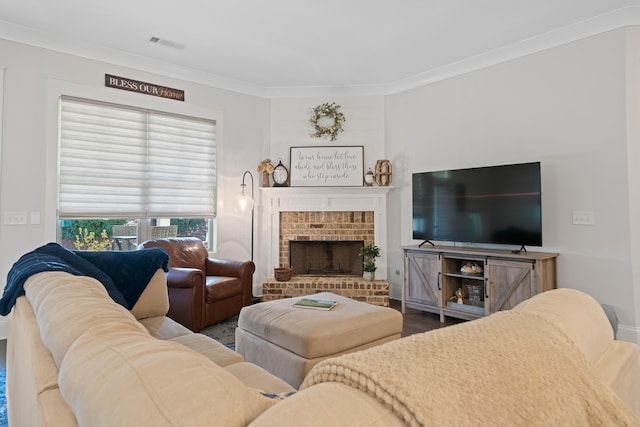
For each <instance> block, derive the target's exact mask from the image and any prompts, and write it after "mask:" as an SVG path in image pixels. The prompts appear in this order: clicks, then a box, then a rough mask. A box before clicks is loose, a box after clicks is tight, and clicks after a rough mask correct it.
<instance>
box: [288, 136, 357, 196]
mask: <svg viewBox="0 0 640 427" xmlns="http://www.w3.org/2000/svg"><path fill="white" fill-rule="evenodd" d="M363 157H364V147H363V146H361V145H356V146H327V147H316V146H309V147H291V151H290V163H289V164H290V171H289V173H290V175H291V176H290V180H291V182H290V185H291V187H362V186H363V185H364V159H363Z"/></svg>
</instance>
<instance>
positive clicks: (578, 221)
mask: <svg viewBox="0 0 640 427" xmlns="http://www.w3.org/2000/svg"><path fill="white" fill-rule="evenodd" d="M571 214H572V219H573V221H572V223H573V225H595V224H596V219H595V214H594V213H593V212H591V211H573V212H572V213H571Z"/></svg>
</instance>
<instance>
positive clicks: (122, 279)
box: [0, 243, 169, 316]
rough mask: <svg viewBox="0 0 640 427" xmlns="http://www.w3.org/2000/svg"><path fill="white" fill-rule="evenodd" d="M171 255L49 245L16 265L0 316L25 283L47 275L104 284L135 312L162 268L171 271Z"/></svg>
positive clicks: (158, 251)
mask: <svg viewBox="0 0 640 427" xmlns="http://www.w3.org/2000/svg"><path fill="white" fill-rule="evenodd" d="M168 263H169V255H168V254H167V252H165V250H164V249H162V248H149V249H144V250H139V251H127V252H119V251H113V252H90V251H70V250H68V249H65V248H64V247H62V246H60V245H59V244H57V243H48V244H46V245H44V246H41V247H39V248H37V249H35V250H34V251H32V252H29V253H27V254H25V255H23V256H22V257H20V259H19V260H18V261H17V262H16V263H15V264H14V265H13V267H12V268H11V270H10V271H9V274H8V275H7V284H6V286H5V288H4V293H3V295H2V298H1V299H0V315H2V316H6V315H8V314H9V313H10V312H11V308H12V307H13V306H14V304H15V303H16V299H18V297H19V296H21V295H24V282H25V281H26V280H27V279H28V278H29V276H31V275H33V274H36V273H41V272H43V271H64V272H67V273H70V274H73V275H75V276H89V277H93V278H94V279H96V280H98V281H99V282H100V283H102V284H103V285H104V287H105V289H106V290H107V292H108V293H109V296H111V298H112V299H113V300H114V301H115V302H117V303H118V304H120V305H122V306H124V307H126V308H127V309H128V310H131V309H132V308H133V306H134V305H135V303H136V302H137V301H138V298H139V297H140V295H141V294H142V291H144V289H145V287H146V286H147V283H149V280H150V279H151V277H153V275H154V274H155V272H156V271H157V270H158V268H162V269H163V270H164V271H168Z"/></svg>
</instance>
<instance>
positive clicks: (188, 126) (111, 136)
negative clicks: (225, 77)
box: [58, 97, 216, 250]
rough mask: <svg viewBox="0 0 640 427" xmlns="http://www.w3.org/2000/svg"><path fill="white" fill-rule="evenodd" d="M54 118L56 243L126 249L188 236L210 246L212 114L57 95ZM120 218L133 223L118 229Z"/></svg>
mask: <svg viewBox="0 0 640 427" xmlns="http://www.w3.org/2000/svg"><path fill="white" fill-rule="evenodd" d="M59 117H60V122H59V183H58V220H59V222H60V231H61V232H60V234H59V235H60V241H61V243H62V244H63V245H65V246H66V247H70V246H71V247H72V248H79V247H78V244H80V246H82V247H80V248H79V249H98V250H100V249H132V248H135V245H136V244H137V243H138V242H141V241H143V240H146V239H148V238H152V237H163V236H164V237H169V236H184V235H190V236H197V237H199V238H201V239H202V240H203V241H205V243H207V245H208V246H210V244H209V243H210V241H211V230H212V220H213V218H215V215H216V212H215V206H216V122H215V121H212V120H204V119H200V118H193V117H185V116H179V115H175V114H167V113H162V112H158V111H152V110H143V109H138V108H131V107H126V106H122V105H115V104H107V103H101V102H96V101H90V100H85V99H80V98H72V97H62V98H61V101H60V115H59ZM124 225H127V226H129V227H134V228H128V229H127V230H128V232H127V233H126V234H119V233H121V232H122V230H123V229H122V228H121V227H122V226H124ZM114 227H116V230H114ZM163 227H164V228H163ZM131 230H135V238H134V235H133V234H131ZM91 233H93V234H91ZM159 233H160V234H159ZM162 233H165V234H162ZM167 233H168V234H167ZM114 236H115V237H116V238H114ZM118 236H120V237H118ZM74 243H76V244H75V245H74Z"/></svg>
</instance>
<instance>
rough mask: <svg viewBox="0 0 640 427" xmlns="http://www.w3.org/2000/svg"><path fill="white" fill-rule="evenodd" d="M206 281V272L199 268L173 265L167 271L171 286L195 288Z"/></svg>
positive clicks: (168, 281) (168, 283) (168, 282)
mask: <svg viewBox="0 0 640 427" xmlns="http://www.w3.org/2000/svg"><path fill="white" fill-rule="evenodd" d="M203 283H204V273H203V272H202V271H201V270H198V269H197V268H183V267H171V268H169V271H168V272H167V286H169V287H170V288H194V287H196V286H198V284H200V285H202V284H203Z"/></svg>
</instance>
